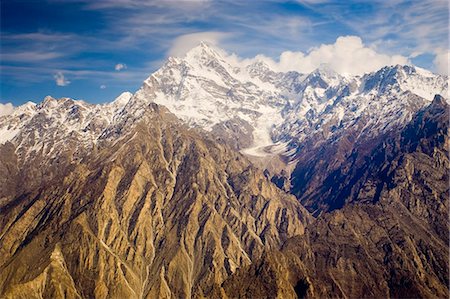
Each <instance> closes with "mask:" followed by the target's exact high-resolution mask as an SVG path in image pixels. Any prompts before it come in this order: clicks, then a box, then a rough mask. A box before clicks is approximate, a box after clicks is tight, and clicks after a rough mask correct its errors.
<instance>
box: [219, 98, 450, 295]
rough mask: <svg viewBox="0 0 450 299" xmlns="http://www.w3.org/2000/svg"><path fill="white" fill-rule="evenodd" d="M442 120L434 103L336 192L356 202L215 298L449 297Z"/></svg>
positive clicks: (444, 115)
mask: <svg viewBox="0 0 450 299" xmlns="http://www.w3.org/2000/svg"><path fill="white" fill-rule="evenodd" d="M448 119H449V107H448V105H447V104H446V103H445V102H444V101H443V99H442V98H440V97H436V98H435V100H434V101H433V103H432V104H431V105H430V106H429V107H426V108H425V109H423V110H421V111H419V112H418V113H417V114H416V115H415V117H414V118H413V120H412V121H411V123H410V124H409V125H407V126H406V128H404V129H403V130H402V131H401V132H400V134H399V135H398V136H396V137H391V138H388V139H387V140H385V141H384V142H383V143H382V144H380V146H378V147H377V148H375V149H374V151H373V152H372V154H371V156H369V157H368V158H369V159H368V160H367V164H366V165H365V167H364V171H365V172H364V173H363V174H362V175H361V177H359V180H361V181H362V182H361V183H360V184H359V185H355V186H346V185H343V186H342V188H348V187H351V188H353V189H354V192H355V193H356V194H358V197H357V198H356V199H357V200H355V203H353V204H347V205H346V206H345V207H344V208H342V209H340V210H335V211H334V212H332V213H330V214H323V216H322V217H320V218H319V219H318V220H317V221H316V222H314V223H313V224H311V225H310V226H308V227H307V229H306V233H305V234H304V235H303V236H299V237H294V238H292V239H290V240H289V241H287V242H286V243H285V245H284V247H283V249H282V251H281V252H272V253H270V254H267V255H265V256H264V257H263V258H262V259H260V260H258V261H257V262H254V263H253V264H252V265H251V266H249V267H247V268H243V269H241V270H239V271H238V272H237V273H236V274H234V275H233V276H232V277H230V278H229V279H227V280H226V281H225V282H224V283H223V284H222V285H221V286H218V287H217V290H218V291H217V293H216V294H220V292H222V293H226V294H227V295H228V296H229V297H230V298H236V297H239V298H253V297H259V298H277V297H278V298H296V297H297V296H298V297H307V298H331V297H340V298H389V297H390V298H448V296H449V289H448V283H449V265H448V256H449V246H448V241H449V240H448V232H449V220H448V219H449V218H448V217H449V185H448V179H449V177H448V175H449V170H450V167H449V165H450V164H449V153H448V146H449V134H448ZM336 186H338V183H337V185H336ZM358 186H359V187H358ZM356 187H358V188H356ZM325 200H326V199H325Z"/></svg>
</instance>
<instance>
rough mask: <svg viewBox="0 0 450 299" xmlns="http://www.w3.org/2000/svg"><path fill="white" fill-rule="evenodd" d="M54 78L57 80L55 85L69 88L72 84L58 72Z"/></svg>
mask: <svg viewBox="0 0 450 299" xmlns="http://www.w3.org/2000/svg"><path fill="white" fill-rule="evenodd" d="M53 78H55V83H56V85H58V86H67V85H69V84H70V81H69V80H67V79H66V77H65V76H64V74H63V73H62V72H57V73H56V74H55V75H54V76H53Z"/></svg>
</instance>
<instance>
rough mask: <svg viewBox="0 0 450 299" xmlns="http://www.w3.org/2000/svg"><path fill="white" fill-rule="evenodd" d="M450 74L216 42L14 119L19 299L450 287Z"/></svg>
mask: <svg viewBox="0 0 450 299" xmlns="http://www.w3.org/2000/svg"><path fill="white" fill-rule="evenodd" d="M448 109H449V108H448V77H446V76H441V75H436V74H433V73H431V72H429V71H427V70H424V69H421V68H418V67H415V66H409V65H403V66H401V65H396V66H386V67H384V68H382V69H380V70H378V71H376V72H373V73H368V74H365V75H362V76H353V75H349V74H338V73H336V72H334V71H333V70H331V69H329V68H328V67H327V66H326V65H323V66H321V67H320V68H318V69H317V70H315V71H313V72H311V73H309V74H301V73H297V72H293V71H292V72H279V71H277V70H276V69H274V68H273V67H271V66H269V65H268V64H266V63H265V62H264V61H261V60H258V59H240V58H238V57H236V56H235V55H230V54H228V53H226V52H225V51H223V50H221V49H217V48H215V47H212V46H209V45H208V44H206V43H201V44H200V45H199V46H197V47H195V48H193V49H192V50H190V51H189V52H188V53H187V54H186V55H185V57H183V58H179V57H171V58H168V60H167V61H166V62H165V63H164V65H163V66H162V67H161V68H160V69H159V70H157V71H156V72H155V73H153V74H151V75H150V77H148V78H147V79H146V80H145V81H144V83H143V85H142V87H141V88H140V89H139V90H138V91H137V92H135V93H134V94H132V93H129V92H124V93H123V94H121V95H120V96H119V97H118V98H116V99H115V100H114V101H112V102H110V103H105V104H97V105H94V104H89V103H86V102H84V101H80V100H74V99H70V98H62V99H54V98H52V97H50V96H48V97H46V98H45V99H44V100H43V101H42V102H41V103H39V104H34V103H31V102H29V103H26V104H24V105H22V106H19V107H17V108H15V110H14V111H13V113H12V114H10V115H6V116H2V117H0V174H1V175H0V214H1V216H2V217H1V218H0V222H1V226H0V227H1V229H0V251H1V256H2V257H3V258H2V259H1V261H0V294H1V296H2V297H6V298H22V297H23V298H34V297H36V298H42V297H45V298H54V297H69V298H91V297H98V298H111V297H112V298H190V297H194V298H205V297H206V298H211V297H217V298H237V297H240V298H295V297H299V298H301V297H311V298H316V297H317V298H322V297H350V298H360V297H448V293H449V290H448V254H449V248H448V242H449V240H448V231H449V225H448V209H449V198H448V197H449V187H448V179H449V177H448V174H449V156H448V146H449V138H448V137H449V136H448V117H449V115H448V113H449V111H448Z"/></svg>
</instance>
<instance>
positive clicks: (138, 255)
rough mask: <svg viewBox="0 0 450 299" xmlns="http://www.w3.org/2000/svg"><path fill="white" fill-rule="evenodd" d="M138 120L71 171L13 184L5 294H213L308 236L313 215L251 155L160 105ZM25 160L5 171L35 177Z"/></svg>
mask: <svg viewBox="0 0 450 299" xmlns="http://www.w3.org/2000/svg"><path fill="white" fill-rule="evenodd" d="M129 121H130V119H129V118H123V119H122V120H121V121H119V123H118V124H117V126H116V128H122V130H121V131H120V130H110V131H106V133H105V134H103V136H102V138H101V140H99V142H98V145H97V150H96V151H95V152H93V153H91V154H87V155H84V156H82V157H80V159H78V160H70V161H66V162H65V163H66V164H64V165H69V166H70V167H67V168H65V169H66V171H60V172H58V173H57V175H55V174H52V173H46V172H51V171H53V168H48V169H45V168H42V166H41V165H40V164H36V168H41V172H42V173H44V174H45V175H46V177H48V178H49V179H48V180H46V181H45V184H43V185H41V186H40V187H39V188H34V187H33V188H29V186H34V184H33V183H32V182H30V185H29V186H27V184H28V183H27V182H26V181H25V182H23V184H24V186H21V187H20V188H16V189H11V190H10V189H7V193H8V196H7V197H3V199H2V201H1V208H0V209H1V216H2V217H0V227H1V234H0V244H1V246H0V250H1V256H2V260H1V262H0V294H2V295H1V296H2V297H6V298H16V297H31V296H35V297H47V298H48V297H86V298H92V297H98V298H158V297H160V298H169V297H176V298H180V297H203V296H208V294H210V292H211V290H212V287H213V285H214V284H220V283H221V282H222V281H223V280H224V279H226V278H227V277H228V276H229V275H231V274H232V273H234V272H235V271H236V269H237V268H238V267H242V266H244V265H249V264H250V263H251V262H252V261H253V260H255V259H257V258H258V257H260V256H261V255H262V253H263V251H264V250H265V249H276V248H278V247H279V246H280V245H281V243H282V242H283V241H284V240H286V239H287V238H289V237H292V236H294V235H298V234H302V233H303V231H304V226H305V225H306V224H307V223H308V222H309V221H310V220H309V219H310V218H309V214H308V212H306V210H305V209H304V208H303V207H302V206H301V205H300V204H299V203H298V201H296V199H295V198H294V197H293V196H290V195H287V194H286V193H284V192H282V191H280V190H279V189H278V188H276V186H275V185H273V184H272V183H270V181H269V180H268V179H267V178H266V177H265V176H264V175H263V174H262V172H261V171H259V170H257V169H255V168H253V167H252V166H250V165H249V163H248V162H247V160H246V159H245V158H244V157H243V156H241V155H240V154H237V153H235V152H233V151H231V150H230V149H228V148H227V147H226V146H222V145H218V144H216V143H215V142H213V141H211V140H210V139H209V138H207V137H204V136H202V135H201V134H199V133H197V132H196V131H193V130H190V129H187V128H186V127H184V126H183V125H181V124H180V123H179V122H178V120H177V119H176V118H175V117H174V116H173V115H172V114H170V113H169V112H168V111H167V110H166V109H164V108H160V107H158V106H156V105H155V104H151V105H149V106H147V107H146V109H145V111H144V112H143V113H142V114H141V115H140V118H139V121H137V122H135V123H134V124H133V125H129V123H128V122H129ZM118 131H120V133H118ZM0 150H1V151H2V152H13V150H14V145H13V144H12V143H6V144H5V145H3V146H0ZM11 155H13V154H11ZM14 161H15V160H11V162H10V164H11V165H6V164H5V165H4V164H3V163H2V168H1V169H0V171H2V174H4V173H11V174H13V175H15V177H21V176H22V175H23V174H22V171H23V170H22V169H21V168H20V167H18V166H17V162H14ZM8 180H9V179H4V180H3V181H2V188H1V189H2V190H6V189H4V188H3V186H7V184H8V182H9V181H8ZM11 180H14V177H13V176H11ZM40 182H41V183H42V182H43V181H40ZM23 190H28V191H27V192H22V193H21V191H23ZM17 192H18V193H17Z"/></svg>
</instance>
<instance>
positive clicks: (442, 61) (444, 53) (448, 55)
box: [433, 49, 450, 76]
mask: <svg viewBox="0 0 450 299" xmlns="http://www.w3.org/2000/svg"><path fill="white" fill-rule="evenodd" d="M433 64H434V68H435V70H436V72H437V73H438V74H442V75H447V76H448V75H449V67H450V50H448V49H447V50H438V51H436V56H435V57H434V60H433Z"/></svg>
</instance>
